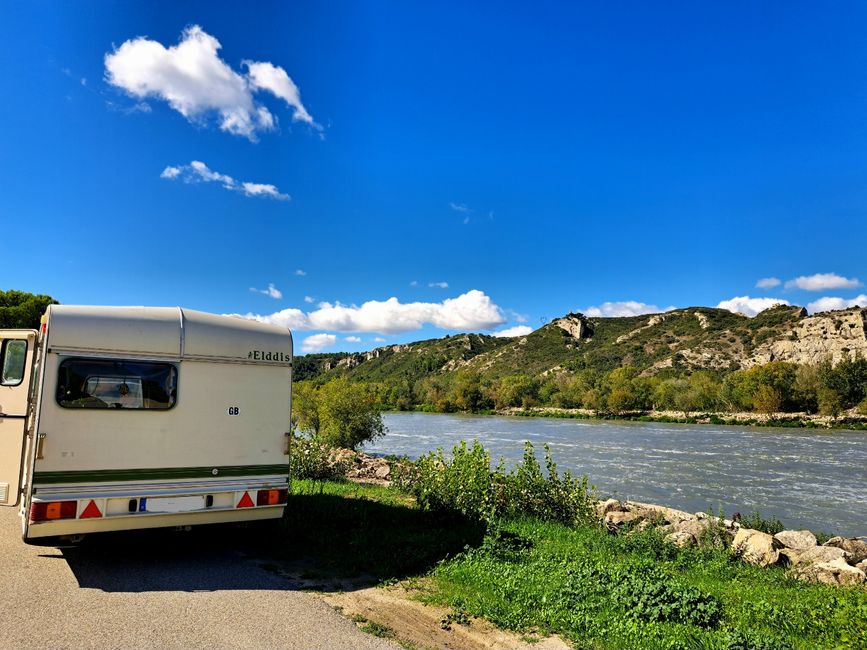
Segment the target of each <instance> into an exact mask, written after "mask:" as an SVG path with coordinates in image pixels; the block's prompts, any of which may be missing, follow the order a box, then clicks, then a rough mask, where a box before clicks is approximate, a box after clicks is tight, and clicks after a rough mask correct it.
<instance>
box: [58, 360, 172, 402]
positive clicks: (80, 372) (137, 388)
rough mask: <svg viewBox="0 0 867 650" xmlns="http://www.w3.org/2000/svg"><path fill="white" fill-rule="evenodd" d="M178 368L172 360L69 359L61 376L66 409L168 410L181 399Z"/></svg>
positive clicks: (60, 391) (60, 393) (60, 399)
mask: <svg viewBox="0 0 867 650" xmlns="http://www.w3.org/2000/svg"><path fill="white" fill-rule="evenodd" d="M177 377H178V371H177V369H176V368H175V367H174V366H173V365H171V364H169V363H155V362H151V361H125V360H116V359H66V360H64V361H62V362H61V364H60V370H59V372H58V376H57V403H58V404H60V406H62V407H64V408H85V409H105V408H111V409H138V410H142V409H145V410H166V409H170V408H171V407H172V406H174V404H175V401H176V400H177Z"/></svg>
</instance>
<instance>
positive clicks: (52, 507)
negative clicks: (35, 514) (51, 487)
mask: <svg viewBox="0 0 867 650" xmlns="http://www.w3.org/2000/svg"><path fill="white" fill-rule="evenodd" d="M60 503H61V502H60V501H52V502H51V503H49V504H47V505H46V506H45V518H46V519H60Z"/></svg>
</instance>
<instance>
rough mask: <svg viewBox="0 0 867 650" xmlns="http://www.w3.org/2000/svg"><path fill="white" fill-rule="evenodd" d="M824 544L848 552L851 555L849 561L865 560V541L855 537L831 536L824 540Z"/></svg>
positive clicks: (866, 551) (866, 545)
mask: <svg viewBox="0 0 867 650" xmlns="http://www.w3.org/2000/svg"><path fill="white" fill-rule="evenodd" d="M824 546H829V547H831V548H842V549H843V550H844V551H846V552H847V553H850V554H851V557H850V558H849V561H850V562H851V563H852V564H857V563H858V562H861V561H862V560H867V542H865V541H864V540H862V539H859V538H857V537H832V538H831V539H829V540H828V541H827V542H825V544H824Z"/></svg>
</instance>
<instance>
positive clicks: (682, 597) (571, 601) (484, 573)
mask: <svg viewBox="0 0 867 650" xmlns="http://www.w3.org/2000/svg"><path fill="white" fill-rule="evenodd" d="M285 525H286V532H285V535H284V536H283V539H284V540H285V542H286V545H285V547H284V550H285V552H287V553H289V554H292V555H296V556H297V555H298V554H299V553H303V554H307V555H313V556H314V557H315V559H317V560H318V561H319V562H320V563H322V564H323V565H325V566H328V567H330V568H331V570H332V571H337V572H342V573H346V574H351V573H353V572H358V571H361V572H365V573H368V574H370V575H373V576H375V578H376V579H378V580H388V579H401V578H410V577H413V576H427V579H426V580H424V581H423V582H424V584H425V585H426V588H425V592H424V593H425V596H424V597H425V598H426V599H427V600H429V601H430V602H436V603H439V604H442V605H445V606H447V607H450V608H451V611H452V612H459V613H460V617H461V620H463V619H464V618H465V617H469V616H479V617H483V618H486V619H488V620H490V621H492V622H493V623H495V624H496V625H498V626H500V627H503V628H506V629H510V630H514V631H517V632H520V633H523V632H531V631H533V630H538V631H540V632H543V633H549V632H553V633H558V634H560V635H562V636H563V637H564V638H566V639H567V640H569V641H570V642H571V643H572V644H573V645H574V646H575V647H576V648H600V649H602V648H618V649H620V648H641V649H642V650H654V649H656V648H666V649H668V650H674V649H678V648H684V649H687V648H698V649H719V650H722V649H725V650H749V649H752V650H766V649H767V650H770V649H774V650H785V649H786V648H792V649H793V650H795V649H798V650H799V649H804V650H806V649H808V648H809V649H811V650H812V649H816V648H865V647H867V590H865V589H863V588H832V587H825V586H820V585H808V584H804V583H800V582H797V581H795V580H793V579H791V578H789V577H788V576H787V575H786V573H785V572H784V571H783V570H782V569H761V568H757V567H753V566H750V565H747V564H744V563H742V562H739V561H736V560H734V559H733V558H731V557H730V556H729V554H728V552H726V551H722V550H718V551H714V550H698V549H677V548H675V547H673V546H670V545H667V544H665V543H663V542H662V540H661V538H660V536H659V535H658V534H656V533H655V532H653V531H648V532H644V533H638V534H634V535H619V536H612V535H608V534H607V533H605V532H604V531H602V530H599V529H596V528H592V527H580V528H571V527H568V526H564V525H561V524H555V523H544V522H540V521H538V520H534V519H518V520H512V521H508V522H505V523H502V524H501V525H500V526H498V527H495V528H492V529H491V530H489V531H488V532H487V534H485V532H484V531H483V530H482V529H481V528H480V526H478V525H476V524H472V523H471V522H468V521H466V520H463V519H460V518H455V517H444V516H442V515H434V514H433V513H428V512H423V511H421V510H419V509H418V508H417V506H416V505H415V503H414V502H413V500H412V499H411V498H408V497H407V496H406V495H403V494H401V493H400V492H398V491H397V490H394V489H391V488H382V487H376V486H358V485H354V484H351V483H324V484H316V485H314V484H312V483H301V484H297V485H296V486H295V490H294V494H293V495H292V498H291V500H290V504H289V508H287V518H286V520H285ZM456 616H457V615H456ZM451 622H460V621H458V620H457V619H456V620H455V621H448V623H451Z"/></svg>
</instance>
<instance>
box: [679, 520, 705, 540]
mask: <svg viewBox="0 0 867 650" xmlns="http://www.w3.org/2000/svg"><path fill="white" fill-rule="evenodd" d="M709 526H710V524H709V523H708V522H707V521H704V520H701V519H686V520H684V521H676V522H674V523H673V524H672V525H671V529H672V530H673V531H674V532H675V533H681V534H684V533H685V534H687V535H689V536H691V537H692V538H693V539H695V540H698V539H700V538H701V536H702V535H704V533H705V531H706V530H707V529H708V528H709Z"/></svg>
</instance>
